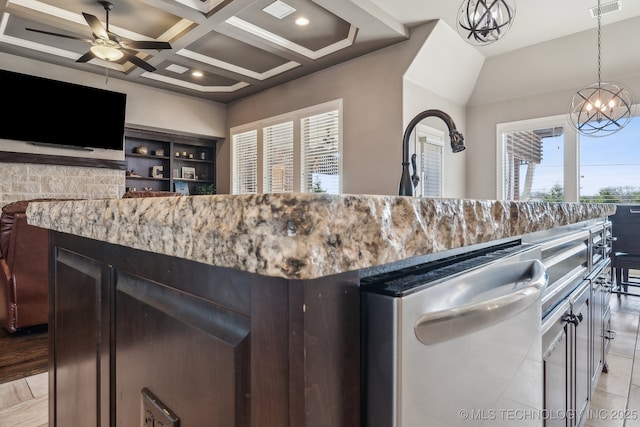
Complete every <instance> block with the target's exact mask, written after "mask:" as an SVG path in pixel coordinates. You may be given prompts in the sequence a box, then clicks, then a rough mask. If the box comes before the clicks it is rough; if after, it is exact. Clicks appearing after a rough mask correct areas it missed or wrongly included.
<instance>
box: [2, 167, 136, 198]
mask: <svg viewBox="0 0 640 427" xmlns="http://www.w3.org/2000/svg"><path fill="white" fill-rule="evenodd" d="M0 171H1V172H0V206H4V205H6V204H7V203H10V202H15V201H18V200H28V199H37V198H55V199H113V198H119V197H122V195H123V194H124V189H125V171H123V170H117V169H107V168H91V167H78V166H58V165H42V164H35V163H0Z"/></svg>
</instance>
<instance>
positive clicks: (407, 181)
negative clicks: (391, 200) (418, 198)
mask: <svg viewBox="0 0 640 427" xmlns="http://www.w3.org/2000/svg"><path fill="white" fill-rule="evenodd" d="M427 117H438V118H440V119H441V120H442V121H443V122H445V124H446V125H447V127H448V128H449V138H451V150H452V151H453V152H454V153H459V152H460V151H462V150H464V149H465V146H464V137H463V136H462V134H461V133H460V132H458V130H457V129H456V124H455V123H454V122H453V119H452V118H451V116H449V115H448V114H447V113H445V112H444V111H440V110H426V111H423V112H422V113H420V114H418V115H417V116H415V117H414V118H413V120H411V122H410V123H409V125H408V126H407V129H406V130H405V131H404V138H403V140H402V177H401V178H400V188H399V194H400V195H401V196H413V187H416V186H417V185H418V183H419V182H420V177H419V176H418V174H417V173H416V155H415V154H414V155H413V156H412V158H411V163H412V164H413V175H412V176H409V138H410V137H411V132H413V129H414V128H415V127H416V126H417V124H418V123H420V122H421V121H422V120H423V119H425V118H427Z"/></svg>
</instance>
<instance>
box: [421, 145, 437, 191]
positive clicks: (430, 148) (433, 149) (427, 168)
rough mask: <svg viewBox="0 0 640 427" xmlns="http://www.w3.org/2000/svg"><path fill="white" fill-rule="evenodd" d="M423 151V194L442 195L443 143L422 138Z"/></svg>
mask: <svg viewBox="0 0 640 427" xmlns="http://www.w3.org/2000/svg"><path fill="white" fill-rule="evenodd" d="M420 143H421V146H422V147H421V148H422V150H421V153H422V156H421V157H422V162H421V164H422V165H421V166H422V177H421V179H422V196H423V197H442V145H437V144H432V143H430V142H429V140H428V138H426V137H422V138H420Z"/></svg>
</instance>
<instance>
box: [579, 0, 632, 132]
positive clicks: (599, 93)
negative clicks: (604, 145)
mask: <svg viewBox="0 0 640 427" xmlns="http://www.w3.org/2000/svg"><path fill="white" fill-rule="evenodd" d="M597 13H598V82H597V83H594V84H591V85H589V86H587V87H585V88H583V89H580V90H579V91H578V92H576V94H575V95H573V99H572V100H571V107H570V110H569V117H570V119H571V123H572V124H573V126H574V127H575V128H576V130H577V131H578V133H579V134H581V135H584V136H590V137H602V136H608V135H611V134H613V133H615V132H618V131H619V130H620V129H622V128H624V127H625V126H626V125H627V124H628V123H629V121H630V120H631V116H632V111H631V108H632V106H633V94H632V93H631V92H629V91H628V90H626V89H625V88H624V87H623V86H622V85H620V84H618V83H606V82H603V81H602V79H601V77H600V68H601V29H600V27H601V21H600V17H601V9H600V0H598V10H597Z"/></svg>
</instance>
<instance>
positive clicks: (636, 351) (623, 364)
mask: <svg viewBox="0 0 640 427" xmlns="http://www.w3.org/2000/svg"><path fill="white" fill-rule="evenodd" d="M611 309H612V317H611V321H612V326H613V328H612V329H613V330H614V331H616V337H615V339H614V340H613V341H612V342H611V348H610V350H609V354H608V365H609V373H607V374H604V373H603V374H602V375H600V380H599V381H598V385H597V387H596V392H595V393H594V396H593V400H592V403H591V408H590V412H589V414H590V418H589V419H588V420H587V422H586V424H585V426H584V427H640V341H639V340H638V328H639V324H640V297H631V296H622V297H617V296H615V295H614V296H613V297H612V298H611ZM47 382H48V377H47V373H44V374H38V375H34V376H31V377H27V378H24V379H20V380H16V381H12V382H8V383H4V384H0V427H47V426H48V402H47V390H48V385H47ZM69 427H71V426H69ZM75 427H77V426H75Z"/></svg>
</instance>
